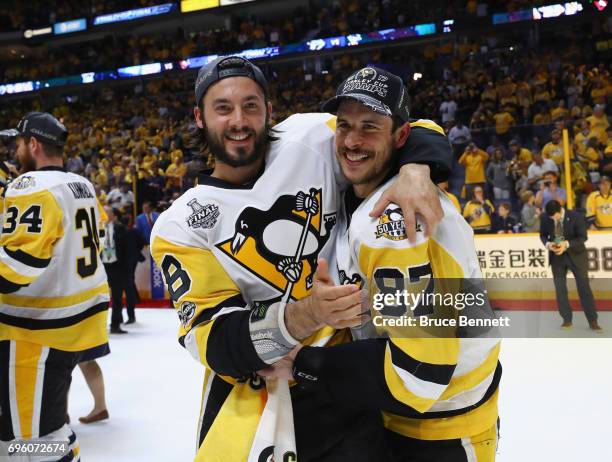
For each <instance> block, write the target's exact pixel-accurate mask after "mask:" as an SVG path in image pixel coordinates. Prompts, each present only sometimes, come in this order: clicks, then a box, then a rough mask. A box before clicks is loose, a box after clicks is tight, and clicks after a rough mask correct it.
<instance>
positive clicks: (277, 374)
mask: <svg viewBox="0 0 612 462" xmlns="http://www.w3.org/2000/svg"><path fill="white" fill-rule="evenodd" d="M301 348H302V345H298V346H296V347H295V348H294V349H293V350H291V351H290V352H289V354H288V355H287V356H285V357H284V358H282V359H281V360H280V361H277V362H275V363H274V364H272V365H271V366H270V367H268V368H267V369H262V370H260V371H257V374H258V375H260V376H261V377H266V378H273V379H284V380H293V363H294V361H295V357H296V356H297V354H298V352H299V351H300V349H301Z"/></svg>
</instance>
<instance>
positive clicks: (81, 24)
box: [53, 18, 87, 35]
mask: <svg viewBox="0 0 612 462" xmlns="http://www.w3.org/2000/svg"><path fill="white" fill-rule="evenodd" d="M85 29H87V20H86V19H85V18H80V19H73V20H72V21H64V22H56V23H55V24H54V25H53V33H54V34H55V35H60V34H70V33H71V32H78V31H81V30H85Z"/></svg>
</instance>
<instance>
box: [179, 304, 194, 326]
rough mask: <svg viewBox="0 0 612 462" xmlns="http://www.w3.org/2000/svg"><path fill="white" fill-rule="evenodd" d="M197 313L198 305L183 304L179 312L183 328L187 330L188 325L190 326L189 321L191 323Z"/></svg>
mask: <svg viewBox="0 0 612 462" xmlns="http://www.w3.org/2000/svg"><path fill="white" fill-rule="evenodd" d="M195 312H196V305H195V303H193V302H183V303H182V304H181V308H180V309H179V310H178V312H177V314H178V317H179V320H180V321H181V324H182V325H183V327H185V328H187V325H188V324H189V321H191V318H193V315H194V314H195Z"/></svg>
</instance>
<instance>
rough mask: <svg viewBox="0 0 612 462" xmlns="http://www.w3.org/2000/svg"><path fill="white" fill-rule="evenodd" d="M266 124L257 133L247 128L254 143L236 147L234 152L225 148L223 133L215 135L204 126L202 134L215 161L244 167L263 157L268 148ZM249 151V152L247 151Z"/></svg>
mask: <svg viewBox="0 0 612 462" xmlns="http://www.w3.org/2000/svg"><path fill="white" fill-rule="evenodd" d="M268 129H269V127H268V124H267V123H266V125H265V126H264V129H263V130H262V131H261V133H259V134H257V133H256V132H255V131H254V130H249V131H248V133H249V135H250V136H255V143H254V144H253V148H252V149H250V150H249V149H247V148H237V149H236V153H234V154H230V153H229V152H227V150H226V149H225V145H224V143H223V138H224V135H225V134H224V133H222V134H221V135H217V134H216V133H212V132H210V131H209V130H208V128H207V127H206V126H204V128H203V136H204V140H205V142H206V144H207V145H208V149H209V150H210V152H211V153H212V155H213V156H214V157H215V161H217V162H221V163H224V164H227V165H229V166H230V167H234V168H236V167H245V166H247V165H252V164H254V163H256V162H258V161H259V160H260V159H261V158H263V157H264V156H265V154H266V151H267V149H268V145H269V141H268ZM249 151H250V152H249Z"/></svg>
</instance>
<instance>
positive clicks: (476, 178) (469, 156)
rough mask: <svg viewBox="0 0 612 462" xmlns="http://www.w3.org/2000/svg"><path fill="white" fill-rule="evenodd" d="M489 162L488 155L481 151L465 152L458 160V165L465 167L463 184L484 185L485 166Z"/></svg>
mask: <svg viewBox="0 0 612 462" xmlns="http://www.w3.org/2000/svg"><path fill="white" fill-rule="evenodd" d="M487 160H489V154H487V153H486V152H485V151H483V150H481V149H476V151H475V152H471V151H466V152H464V153H463V154H462V156H461V157H460V158H459V164H461V165H463V166H464V167H465V184H472V183H484V182H485V181H486V177H485V165H486V163H487Z"/></svg>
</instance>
